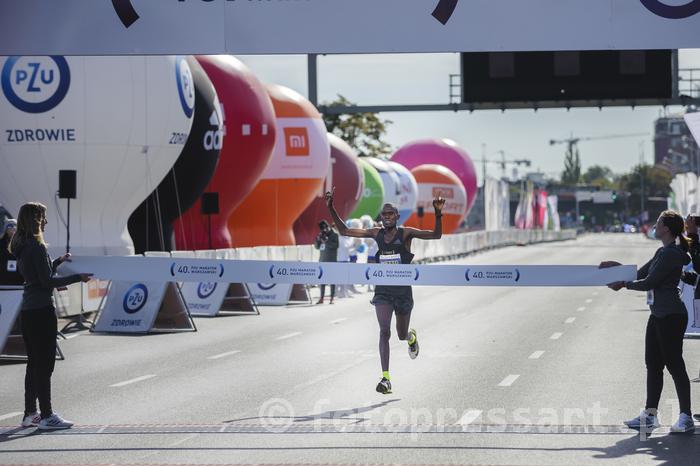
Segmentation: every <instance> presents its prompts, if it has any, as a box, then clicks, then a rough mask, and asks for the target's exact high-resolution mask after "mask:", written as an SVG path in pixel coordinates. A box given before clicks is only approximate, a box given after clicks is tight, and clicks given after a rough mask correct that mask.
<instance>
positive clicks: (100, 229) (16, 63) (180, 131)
mask: <svg viewBox="0 0 700 466" xmlns="http://www.w3.org/2000/svg"><path fill="white" fill-rule="evenodd" d="M0 68H1V69H2V75H1V76H2V93H1V94H0V134H1V135H2V141H1V142H0V199H2V202H3V203H4V204H5V206H6V207H7V209H8V210H9V211H10V212H12V213H13V214H14V215H17V212H18V211H19V207H20V206H21V205H22V204H23V203H25V202H28V201H38V202H41V203H43V204H45V205H46V206H47V207H48V209H49V216H48V221H49V224H48V225H47V227H46V232H45V238H46V241H47V242H48V243H49V244H50V251H51V253H52V254H57V253H59V252H61V251H63V250H64V248H65V244H66V229H65V227H64V225H63V223H62V221H61V219H60V215H61V214H62V215H63V217H65V215H66V201H65V200H63V199H60V200H58V199H56V193H57V191H58V172H59V170H77V199H73V200H71V231H70V235H71V252H73V253H75V254H91V255H102V254H112V255H120V254H130V253H132V252H133V244H132V242H131V238H130V237H129V234H128V232H127V228H126V224H127V221H128V219H129V215H131V213H132V212H133V211H134V209H136V207H138V205H139V204H140V203H141V202H142V201H143V200H144V199H145V198H146V196H148V194H150V193H151V192H152V191H153V189H154V188H156V187H157V186H158V184H159V183H160V181H161V180H162V179H163V177H164V176H165V174H166V173H167V172H168V170H169V169H170V168H171V167H172V166H173V164H174V163H175V161H176V159H177V157H178V155H179V154H180V152H181V150H182V148H183V145H184V143H185V141H186V140H187V135H188V133H189V130H190V126H191V124H192V115H193V111H194V89H193V87H192V75H191V72H190V69H189V66H188V65H187V62H186V61H185V59H184V57H168V56H161V57H61V56H51V57H48V56H46V57H3V58H0ZM59 201H60V202H59ZM59 207H60V213H59Z"/></svg>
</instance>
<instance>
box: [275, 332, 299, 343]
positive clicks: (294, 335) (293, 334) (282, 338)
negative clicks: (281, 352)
mask: <svg viewBox="0 0 700 466" xmlns="http://www.w3.org/2000/svg"><path fill="white" fill-rule="evenodd" d="M298 335H301V332H293V333H288V334H287V335H282V336H281V337H277V338H275V340H276V341H280V340H286V339H287V338H293V337H296V336H298Z"/></svg>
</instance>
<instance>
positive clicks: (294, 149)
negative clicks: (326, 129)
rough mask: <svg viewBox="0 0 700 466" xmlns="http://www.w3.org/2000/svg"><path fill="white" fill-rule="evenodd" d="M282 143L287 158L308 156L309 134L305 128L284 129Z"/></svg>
mask: <svg viewBox="0 0 700 466" xmlns="http://www.w3.org/2000/svg"><path fill="white" fill-rule="evenodd" d="M284 143H285V146H286V148H287V156H288V157H304V156H307V155H309V133H308V132H307V131H306V128H303V127H302V128H284Z"/></svg>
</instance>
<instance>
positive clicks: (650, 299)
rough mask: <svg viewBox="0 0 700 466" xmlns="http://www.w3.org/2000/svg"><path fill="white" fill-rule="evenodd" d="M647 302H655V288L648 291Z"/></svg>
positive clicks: (649, 303)
mask: <svg viewBox="0 0 700 466" xmlns="http://www.w3.org/2000/svg"><path fill="white" fill-rule="evenodd" d="M647 304H648V305H649V306H651V305H652V304H654V290H649V291H647Z"/></svg>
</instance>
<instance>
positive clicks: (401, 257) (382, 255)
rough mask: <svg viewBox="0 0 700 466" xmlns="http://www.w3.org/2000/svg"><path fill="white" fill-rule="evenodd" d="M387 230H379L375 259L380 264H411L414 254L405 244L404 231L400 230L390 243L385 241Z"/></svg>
mask: <svg viewBox="0 0 700 466" xmlns="http://www.w3.org/2000/svg"><path fill="white" fill-rule="evenodd" d="M385 233H386V230H385V229H383V228H382V229H381V230H379V232H378V233H377V236H376V237H375V238H374V240H375V241H376V242H377V248H378V250H377V253H376V254H375V258H376V260H377V263H378V264H410V263H411V261H412V260H413V257H414V254H411V251H409V250H408V248H406V244H405V243H404V238H403V234H404V229H403V228H398V231H397V232H396V235H395V236H394V239H393V240H392V241H391V242H390V243H386V242H385V241H384V235H385Z"/></svg>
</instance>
